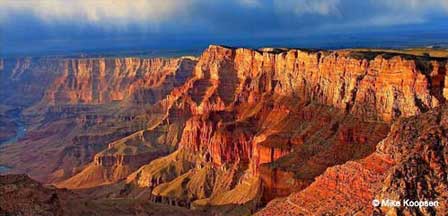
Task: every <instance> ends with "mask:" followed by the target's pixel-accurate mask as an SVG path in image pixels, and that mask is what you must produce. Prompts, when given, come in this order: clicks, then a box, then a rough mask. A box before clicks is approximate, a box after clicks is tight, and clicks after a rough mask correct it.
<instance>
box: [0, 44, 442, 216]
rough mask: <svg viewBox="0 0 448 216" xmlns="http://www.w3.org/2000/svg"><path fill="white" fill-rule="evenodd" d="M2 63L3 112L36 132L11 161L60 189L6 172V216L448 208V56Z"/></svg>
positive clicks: (322, 54) (295, 53) (256, 55)
mask: <svg viewBox="0 0 448 216" xmlns="http://www.w3.org/2000/svg"><path fill="white" fill-rule="evenodd" d="M1 62H2V63H1V67H0V68H1V77H0V78H1V79H0V81H1V83H0V84H1V85H2V88H4V89H5V90H4V91H2V92H1V93H0V97H1V99H2V101H3V102H2V107H1V109H0V111H1V112H2V113H0V114H2V115H0V117H1V119H0V121H2V122H10V121H11V119H9V117H8V115H6V114H5V113H7V111H8V110H10V109H14V108H21V109H23V110H22V116H21V117H22V118H23V119H24V121H25V122H26V123H27V133H26V136H25V137H23V138H21V139H20V140H19V141H18V142H17V143H14V144H10V145H5V146H4V147H3V148H2V150H1V152H0V164H1V165H5V166H8V167H11V169H10V170H9V171H8V173H11V174H13V173H26V174H28V175H29V176H30V177H31V178H33V179H36V180H37V181H39V182H42V183H44V184H51V185H53V186H51V187H49V186H47V185H41V184H40V183H37V182H35V181H34V180H31V179H29V178H28V177H26V176H23V175H18V176H17V175H16V176H2V179H0V183H1V185H0V186H1V193H2V198H5V203H4V204H3V206H2V205H0V207H1V208H0V211H6V212H18V211H21V210H20V209H23V208H26V207H22V206H27V205H34V203H37V204H38V205H39V206H40V207H39V211H41V210H42V211H46V212H50V213H53V214H54V215H58V214H59V215H60V214H64V213H65V214H73V215H77V214H83V212H79V211H80V209H85V212H84V213H87V214H94V213H95V214H104V215H107V214H114V213H115V214H120V209H121V211H122V212H121V213H122V214H131V215H132V214H139V213H137V212H136V211H137V210H138V211H139V212H140V213H142V212H145V211H150V210H149V209H153V210H154V212H153V213H154V214H178V215H196V214H202V213H203V214H206V215H213V214H215V215H247V214H252V213H254V214H256V215H298V214H299V215H300V214H302V215H356V214H357V215H365V214H377V215H382V214H389V215H403V214H404V215H434V214H443V213H445V212H446V206H447V196H448V194H446V191H448V190H447V186H448V184H447V179H446V176H447V172H448V168H447V166H446V164H447V163H448V161H447V160H448V159H447V158H448V157H447V156H446V155H447V148H446V146H447V122H448V117H447V114H448V109H447V108H446V105H445V103H446V99H447V98H448V79H447V76H448V75H447V73H446V71H447V69H448V64H447V59H446V58H435V57H428V56H414V55H409V54H402V53H401V54H400V53H391V52H378V51H377V52H373V51H354V50H341V51H325V50H296V49H260V50H251V49H245V48H230V47H224V46H216V45H211V46H209V47H208V48H207V49H206V50H205V51H204V52H203V53H202V55H201V56H199V57H198V58H195V57H182V58H171V59H163V58H154V59H145V58H75V59H73V58H28V59H5V60H2V61H1ZM3 110H4V111H3ZM2 133H3V131H2ZM5 133H9V135H4V137H8V136H10V135H11V134H14V133H15V132H14V131H12V132H8V131H6V132H5ZM2 136H3V135H2ZM0 139H1V136H0ZM11 185H12V186H11ZM11 187H12V188H15V189H14V190H20V191H22V190H23V191H28V192H26V193H25V194H36V196H33V197H36V198H35V199H32V200H31V199H28V198H27V197H26V196H24V195H23V194H22V193H21V192H20V193H18V194H17V195H13V193H16V192H14V191H13V192H12V191H11V190H10V188H11ZM21 188H23V189H21ZM64 188H65V189H64ZM39 191H43V192H39ZM52 194H56V195H57V196H56V195H52ZM49 197H50V198H49ZM374 198H377V199H385V198H390V199H404V198H415V199H436V200H439V201H440V203H441V206H439V207H438V208H421V209H415V208H404V207H403V208H386V207H378V208H373V206H372V205H371V204H370V203H371V201H372V199H374ZM11 200H17V202H16V203H12V201H11ZM49 200H50V201H49ZM52 200H53V201H52ZM95 200H96V201H95ZM98 200H100V201H98ZM30 203H31V204H30ZM70 205H71V206H75V207H77V208H73V207H69V206H70ZM110 205H117V207H116V208H111V207H110ZM167 205H172V206H178V207H176V208H172V209H171V210H170V207H167ZM181 207H185V208H189V210H188V209H185V208H181ZM136 209H137V210H136ZM61 212H62V213H61ZM22 214H24V215H33V214H39V213H36V212H31V213H30V212H22Z"/></svg>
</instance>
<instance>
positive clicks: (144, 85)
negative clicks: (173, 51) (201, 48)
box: [44, 58, 194, 104]
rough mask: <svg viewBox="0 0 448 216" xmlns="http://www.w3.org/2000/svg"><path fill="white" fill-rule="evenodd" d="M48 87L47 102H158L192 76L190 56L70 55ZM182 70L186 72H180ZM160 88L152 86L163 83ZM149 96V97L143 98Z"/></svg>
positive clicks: (45, 100) (192, 63) (45, 99)
mask: <svg viewBox="0 0 448 216" xmlns="http://www.w3.org/2000/svg"><path fill="white" fill-rule="evenodd" d="M60 64H62V67H63V68H62V76H59V77H58V78H57V79H56V80H55V81H54V83H53V84H52V86H51V87H50V88H49V89H48V90H47V91H46V94H45V98H44V102H45V103H46V104H79V103H81V104H103V103H109V102H112V101H121V100H123V99H126V98H128V97H129V96H131V95H132V94H134V95H133V96H132V98H130V100H131V101H133V102H136V103H151V102H152V103H154V102H155V101H159V100H161V99H163V98H164V96H166V94H167V93H169V92H170V91H171V90H172V89H173V88H174V87H175V86H178V85H180V84H183V83H184V82H185V78H186V77H188V76H189V74H188V71H189V70H191V69H189V68H188V67H192V65H194V61H192V60H190V59H141V58H110V59H104V58H99V59H69V60H64V61H62V62H61V63H60ZM179 72H184V73H185V72H186V73H185V74H179ZM161 85H163V86H162V87H161V88H160V89H151V87H154V86H161ZM140 100H147V101H140Z"/></svg>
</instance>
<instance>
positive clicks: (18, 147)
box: [0, 58, 195, 182]
mask: <svg viewBox="0 0 448 216" xmlns="http://www.w3.org/2000/svg"><path fill="white" fill-rule="evenodd" d="M53 61H54V62H53ZM53 61H52V62H51V64H50V63H48V65H49V66H48V67H53V66H54V68H55V70H56V71H48V72H47V73H49V74H53V73H54V74H59V76H58V77H56V78H55V79H54V80H55V81H54V82H53V83H52V84H51V85H49V86H48V89H46V92H45V94H42V95H41V97H40V102H38V103H36V105H34V106H31V107H28V108H27V109H25V110H24V111H23V113H22V114H23V115H24V116H25V118H26V120H27V123H28V124H29V125H30V127H29V128H28V130H27V136H26V137H25V138H24V139H23V140H21V141H20V142H18V143H16V144H14V145H11V146H7V147H6V148H5V149H4V151H2V155H1V158H0V159H1V164H7V165H8V166H10V167H13V169H12V170H11V172H27V173H29V174H31V175H32V176H33V177H35V178H37V179H39V180H40V181H45V182H55V181H60V180H64V179H66V178H68V177H71V176H73V175H74V174H76V173H77V172H79V171H80V170H79V168H80V167H82V166H84V165H86V164H88V163H89V162H91V161H92V159H93V156H94V155H95V154H96V153H99V152H100V151H103V150H104V149H105V148H106V147H107V146H108V143H112V142H114V141H116V140H119V139H122V138H124V137H126V136H129V135H131V134H133V133H135V132H137V131H140V130H146V129H147V128H150V130H152V128H153V127H156V126H158V125H162V124H163V121H164V120H167V119H170V120H172V121H174V122H175V124H169V125H167V124H166V123H165V124H164V126H161V128H162V129H160V130H159V131H170V132H167V133H168V135H167V136H169V138H167V139H170V140H171V141H167V145H170V146H171V147H169V148H173V147H172V146H173V144H171V143H169V142H175V141H174V140H176V139H178V138H176V139H174V138H173V137H176V135H173V134H176V133H177V134H180V132H179V131H180V130H181V129H180V128H182V125H183V123H182V121H179V123H178V122H177V120H176V119H177V118H178V117H179V115H178V114H175V113H169V110H171V106H172V105H173V102H174V101H175V98H176V97H178V93H176V92H177V91H178V90H176V89H177V88H179V87H181V84H183V83H184V82H186V79H188V78H189V77H190V76H191V74H192V66H193V65H194V63H195V61H194V59H193V60H192V59H190V58H179V59H171V60H164V59H149V60H148V59H90V60H88V59H78V60H67V59H60V60H53ZM107 62H109V63H110V64H111V65H109V63H107ZM106 63H107V64H106ZM115 63H116V64H115ZM30 64H31V65H33V63H30ZM52 65H53V66H52ZM75 65H76V67H75ZM100 65H103V66H104V68H102V66H100ZM69 66H70V67H69ZM109 66H110V67H109ZM112 66H113V67H118V68H116V69H114V68H113V67H112ZM22 67H25V66H22ZM101 68H102V69H101ZM103 69H104V70H103ZM28 70H31V71H30V72H29V73H31V74H33V73H38V72H40V70H41V69H39V70H38V71H37V72H36V71H34V69H32V68H31V69H28ZM36 70H37V69H36ZM42 70H43V69H42ZM105 70H107V72H108V74H103V73H105ZM14 71H18V70H17V69H15V70H14ZM114 71H115V72H114ZM18 73H19V72H11V74H18ZM23 73H24V74H23V75H22V76H25V74H26V73H27V72H23ZM101 74H103V75H105V76H102V75H101ZM41 75H42V76H43V77H45V75H47V76H50V75H48V74H41ZM75 75H76V76H75ZM17 76H18V75H17ZM11 77H13V75H11ZM106 78H107V79H106ZM42 79H43V78H42ZM99 82H101V83H103V84H101V85H98V83H99ZM115 82H116V83H115ZM117 83H118V84H117ZM66 84H67V85H66ZM115 84H117V86H118V87H117V86H114V85H115ZM120 86H122V87H120ZM132 86H134V87H135V88H136V89H135V90H132V89H133V88H134V87H132ZM115 87H117V89H115V90H116V91H119V90H120V88H125V89H126V91H128V90H129V89H131V90H129V92H125V94H123V95H122V96H120V97H118V98H115V99H120V101H113V100H115V99H112V98H113V97H112V96H110V95H109V96H104V95H107V94H109V93H113V94H114V91H115V90H114V88H115ZM101 92H102V93H101ZM148 93H149V95H148ZM17 94H19V97H20V94H21V93H20V92H18V93H17ZM117 94H118V93H117ZM119 94H121V93H119ZM94 95H97V96H98V95H103V96H104V97H103V96H98V97H96V96H94ZM59 96H60V97H59ZM148 113H150V115H148ZM180 114H181V116H180V117H181V118H187V117H188V113H180ZM168 115H169V118H168V117H167V116H168ZM164 127H167V128H164ZM179 127H180V128H179ZM170 128H171V129H170ZM160 133H161V132H157V133H156V134H160ZM160 136H162V135H160ZM154 137H156V135H154ZM154 137H152V138H151V139H153V138H154ZM154 139H156V138H154ZM160 139H163V137H162V138H160ZM151 142H156V141H154V140H151ZM142 143H144V142H142ZM169 148H168V147H167V148H165V150H163V151H162V150H161V151H160V152H159V153H160V154H162V153H163V152H165V153H163V154H166V152H167V151H168V149H169ZM143 149H144V148H143ZM146 149H147V148H146ZM160 149H163V148H160ZM155 152H157V151H155ZM136 154H137V155H139V154H140V153H136ZM47 155H52V157H48V156H47ZM156 155H159V154H157V153H154V155H153V156H156ZM153 156H149V155H146V156H141V155H140V156H139V157H143V158H144V159H142V158H140V159H138V160H136V161H135V162H137V163H136V164H133V165H132V168H130V169H128V168H126V169H123V170H122V171H120V173H122V174H120V175H118V174H117V176H118V177H120V178H121V177H123V175H126V174H128V173H129V172H132V171H134V169H136V168H138V166H140V165H142V163H144V162H147V160H149V159H151V158H153ZM159 156H160V155H159ZM117 157H120V156H117ZM31 158H32V159H33V161H34V163H31V164H30V163H27V162H28V161H29V160H30V159H31ZM123 158H128V156H127V155H126V154H124V155H123ZM126 160H128V159H126ZM117 161H119V160H117ZM129 161H134V160H133V159H129ZM107 172H108V173H109V172H110V171H107ZM110 173H113V172H110ZM118 177H117V178H118ZM113 179H116V178H113Z"/></svg>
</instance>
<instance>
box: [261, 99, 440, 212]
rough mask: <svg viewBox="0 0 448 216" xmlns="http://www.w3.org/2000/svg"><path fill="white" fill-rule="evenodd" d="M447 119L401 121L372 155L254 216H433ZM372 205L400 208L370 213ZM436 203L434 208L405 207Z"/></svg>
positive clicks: (435, 114)
mask: <svg viewBox="0 0 448 216" xmlns="http://www.w3.org/2000/svg"><path fill="white" fill-rule="evenodd" d="M447 113H448V108H447V107H446V105H445V106H444V107H440V108H436V109H434V110H431V111H429V112H427V113H425V114H420V115H417V116H414V117H410V118H405V119H401V120H399V121H398V122H396V123H395V124H394V125H393V126H392V129H391V132H390V133H389V134H388V136H387V137H386V138H385V139H384V140H383V141H381V142H380V143H379V144H378V146H377V150H376V152H375V153H373V154H371V155H369V156H368V157H366V158H364V159H362V160H358V161H350V162H347V163H345V164H343V165H339V166H334V167H331V168H329V169H327V170H326V171H325V172H324V173H323V174H322V175H321V176H319V177H318V178H316V180H315V181H314V182H313V183H312V184H311V185H310V186H309V187H307V188H306V189H304V190H302V191H300V192H298V193H293V194H291V195H290V196H288V197H286V198H282V199H276V200H273V201H272V202H270V203H269V204H268V205H267V207H266V208H264V209H263V210H261V211H260V212H258V213H257V215H273V214H275V215H288V214H299V213H302V214H310V213H313V214H317V215H325V214H336V215H345V214H350V215H353V214H378V215H439V214H444V213H445V212H446V209H447V194H446V191H448V190H447V181H446V174H447V172H448V170H447V167H446V166H445V164H446V162H447V161H446V154H447V150H446V149H447V144H448V143H447V140H448V137H447V134H448V133H447V131H446V129H447ZM373 199H377V200H393V201H399V202H401V203H402V204H401V206H399V207H391V206H381V205H380V206H379V207H377V208H374V207H373V206H372V204H371V202H372V200H373ZM406 199H409V200H412V201H438V203H439V206H437V207H431V206H427V207H420V208H416V207H410V206H405V205H404V203H403V202H404V201H405V200H406Z"/></svg>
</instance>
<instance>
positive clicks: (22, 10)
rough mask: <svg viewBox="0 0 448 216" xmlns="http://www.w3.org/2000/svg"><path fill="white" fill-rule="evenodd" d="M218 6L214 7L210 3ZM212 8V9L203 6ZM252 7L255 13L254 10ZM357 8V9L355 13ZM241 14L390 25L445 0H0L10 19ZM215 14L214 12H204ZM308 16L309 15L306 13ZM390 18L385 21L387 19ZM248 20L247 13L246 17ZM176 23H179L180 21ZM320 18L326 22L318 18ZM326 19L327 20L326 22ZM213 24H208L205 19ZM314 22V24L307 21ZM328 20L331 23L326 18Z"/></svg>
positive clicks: (155, 20)
mask: <svg viewBox="0 0 448 216" xmlns="http://www.w3.org/2000/svg"><path fill="white" fill-rule="evenodd" d="M213 5H219V6H220V7H213ZM209 9H213V10H214V11H206V10H209ZM254 10H258V12H259V13H258V14H257V13H256V11H255V12H254ZM357 11H361V12H362V15H363V16H360V15H361V14H359V13H358V12H357ZM232 12H233V13H234V15H236V16H238V17H240V16H241V17H243V18H244V16H257V15H259V16H263V15H269V16H270V17H265V18H266V19H269V18H272V16H275V17H277V18H281V16H288V18H289V19H293V20H305V21H307V22H317V24H319V23H320V22H322V21H326V19H325V17H331V18H332V20H333V21H335V22H336V23H335V24H337V22H339V23H341V22H343V23H348V22H353V23H360V22H359V20H356V19H363V18H365V22H368V20H375V19H378V21H377V22H376V24H388V25H392V24H394V23H395V22H397V23H402V21H401V20H396V17H406V16H409V17H414V18H415V20H419V21H422V20H426V19H428V18H430V16H431V15H432V14H434V13H436V14H443V13H445V14H446V13H448V1H446V0H425V1H421V0H394V1H390V0H366V1H355V0H213V1H209V0H132V1H127V0H113V1H110V0H39V1H31V0H23V1H17V0H0V18H1V19H2V21H9V22H14V18H15V16H19V15H22V16H23V15H27V16H33V17H34V18H36V19H39V20H41V21H42V22H45V23H47V24H52V23H69V22H78V23H85V24H96V25H110V26H123V25H133V24H138V25H158V24H164V23H169V22H177V21H179V19H181V21H185V20H188V21H190V22H195V21H196V22H207V19H211V20H217V19H232V17H219V16H220V15H222V14H226V15H232ZM209 16H215V17H209ZM307 16H312V17H313V19H309V18H307ZM388 17H390V20H387V19H388ZM248 18H249V19H253V17H248ZM181 23H182V22H181ZM324 23H326V22H324ZM328 23H332V22H328ZM211 24H213V23H211ZM313 24H316V23H313ZM332 24H333V23H332Z"/></svg>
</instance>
